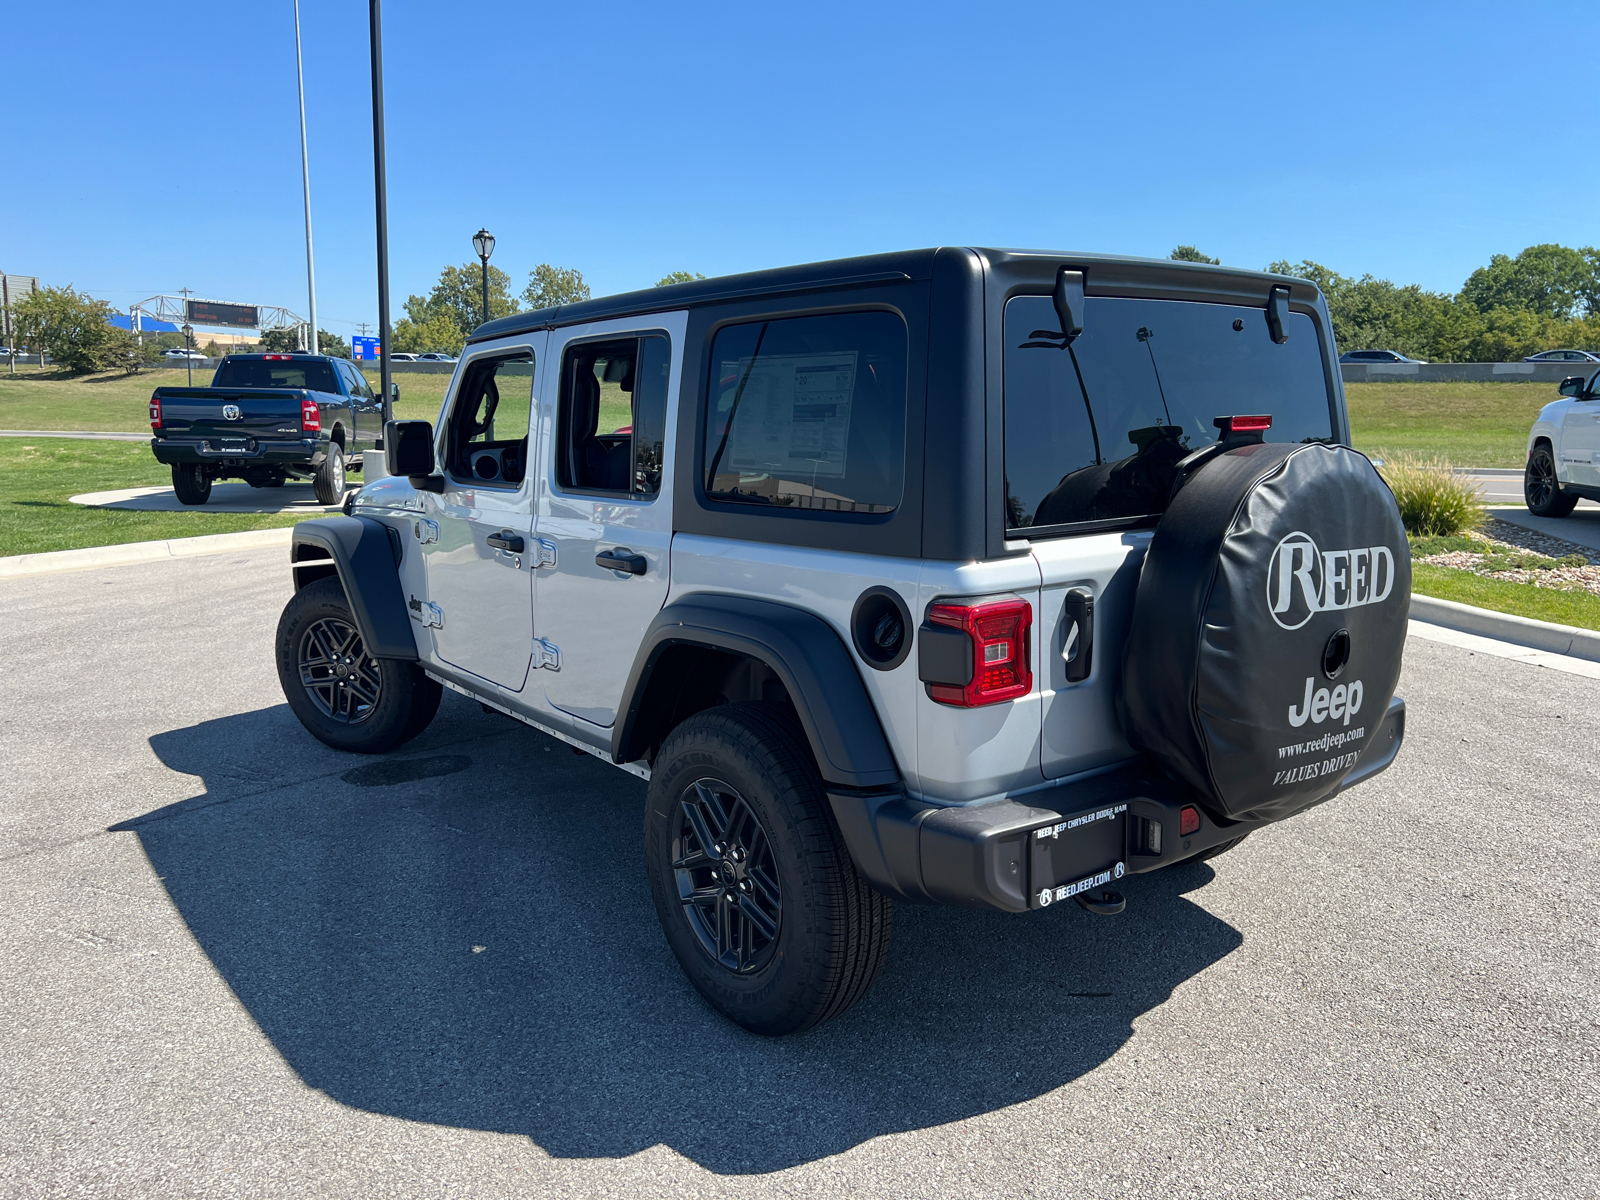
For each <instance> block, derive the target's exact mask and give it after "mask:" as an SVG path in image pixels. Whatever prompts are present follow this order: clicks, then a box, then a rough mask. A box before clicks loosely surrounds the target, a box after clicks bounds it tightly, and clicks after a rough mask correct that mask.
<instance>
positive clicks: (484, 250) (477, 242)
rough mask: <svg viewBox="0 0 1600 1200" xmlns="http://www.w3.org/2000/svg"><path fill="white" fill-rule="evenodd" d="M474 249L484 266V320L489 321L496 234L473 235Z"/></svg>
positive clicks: (485, 231)
mask: <svg viewBox="0 0 1600 1200" xmlns="http://www.w3.org/2000/svg"><path fill="white" fill-rule="evenodd" d="M472 248H473V249H474V250H476V251H477V252H478V261H479V262H481V263H482V264H483V319H484V321H485V322H487V321H488V320H489V255H491V254H493V253H494V234H492V233H490V232H489V231H488V230H487V229H480V230H478V232H477V233H475V234H473V235H472Z"/></svg>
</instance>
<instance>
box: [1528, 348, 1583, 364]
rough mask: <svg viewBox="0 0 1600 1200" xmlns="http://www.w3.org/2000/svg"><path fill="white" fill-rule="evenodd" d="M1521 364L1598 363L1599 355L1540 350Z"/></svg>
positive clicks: (1573, 351) (1574, 351)
mask: <svg viewBox="0 0 1600 1200" xmlns="http://www.w3.org/2000/svg"><path fill="white" fill-rule="evenodd" d="M1522 361H1523V362H1583V363H1592V362H1600V354H1592V353H1590V352H1589V351H1588V350H1541V351H1539V353H1537V354H1530V355H1528V357H1527V358H1525V359H1523V360H1522Z"/></svg>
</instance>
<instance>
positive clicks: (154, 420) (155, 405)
mask: <svg viewBox="0 0 1600 1200" xmlns="http://www.w3.org/2000/svg"><path fill="white" fill-rule="evenodd" d="M150 428H151V429H153V430H155V431H156V432H157V433H160V432H161V397H160V396H151V397H150Z"/></svg>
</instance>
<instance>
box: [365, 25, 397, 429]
mask: <svg viewBox="0 0 1600 1200" xmlns="http://www.w3.org/2000/svg"><path fill="white" fill-rule="evenodd" d="M379 3H380V0H369V6H368V7H369V16H370V19H371V23H372V172H373V175H374V178H375V190H376V192H377V201H378V387H379V389H380V390H381V391H382V393H383V416H384V420H385V421H387V420H389V419H391V418H392V417H393V416H394V412H393V408H392V401H391V400H390V397H389V340H390V337H391V334H390V332H389V198H388V194H387V191H388V189H387V186H386V185H385V182H384V178H385V170H384V160H383V19H382V16H381V15H380V14H379V11H378V6H379Z"/></svg>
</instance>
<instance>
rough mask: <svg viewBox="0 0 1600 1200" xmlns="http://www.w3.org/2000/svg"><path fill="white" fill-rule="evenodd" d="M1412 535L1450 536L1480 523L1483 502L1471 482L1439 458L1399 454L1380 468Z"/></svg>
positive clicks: (1401, 516) (1482, 514)
mask: <svg viewBox="0 0 1600 1200" xmlns="http://www.w3.org/2000/svg"><path fill="white" fill-rule="evenodd" d="M1379 471H1380V473H1381V474H1382V475H1383V478H1384V482H1385V483H1387V484H1388V485H1389V490H1390V491H1392V492H1394V498H1395V500H1396V501H1397V502H1398V503H1399V505H1400V520H1401V521H1402V522H1403V523H1404V524H1405V527H1406V532H1407V533H1409V534H1411V535H1412V536H1413V537H1450V536H1453V535H1456V534H1462V533H1465V532H1466V531H1467V530H1469V529H1476V528H1477V527H1478V526H1479V525H1481V524H1482V523H1483V516H1484V513H1483V501H1481V500H1480V499H1479V498H1478V489H1477V488H1476V487H1475V486H1474V485H1473V483H1472V481H1471V480H1469V479H1465V478H1463V477H1462V476H1460V475H1457V474H1456V473H1455V472H1454V471H1453V470H1451V468H1450V464H1449V462H1447V461H1446V460H1445V459H1442V458H1422V457H1419V456H1413V455H1399V456H1397V457H1395V458H1392V459H1390V460H1389V461H1388V462H1387V463H1385V464H1384V465H1383V466H1382V467H1380V468H1379Z"/></svg>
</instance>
